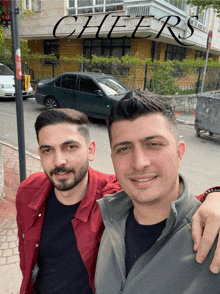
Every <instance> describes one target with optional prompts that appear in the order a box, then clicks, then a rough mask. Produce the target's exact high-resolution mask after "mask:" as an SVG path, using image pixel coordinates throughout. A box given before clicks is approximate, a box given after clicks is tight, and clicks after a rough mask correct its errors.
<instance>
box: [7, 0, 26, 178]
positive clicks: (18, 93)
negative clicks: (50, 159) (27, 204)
mask: <svg viewBox="0 0 220 294" xmlns="http://www.w3.org/2000/svg"><path fill="white" fill-rule="evenodd" d="M10 5H11V6H10V14H11V36H12V55H13V64H14V77H15V101H16V112H17V132H18V152H19V169H20V182H23V181H24V180H25V179H26V163H25V139H24V111H23V96H22V87H21V79H22V71H21V50H20V38H19V24H18V15H19V5H18V1H17V0H10Z"/></svg>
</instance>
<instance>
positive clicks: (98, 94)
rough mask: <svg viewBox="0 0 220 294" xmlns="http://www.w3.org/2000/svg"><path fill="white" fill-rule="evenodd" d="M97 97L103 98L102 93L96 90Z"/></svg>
mask: <svg viewBox="0 0 220 294" xmlns="http://www.w3.org/2000/svg"><path fill="white" fill-rule="evenodd" d="M95 95H96V96H99V97H102V96H103V95H102V91H101V90H95Z"/></svg>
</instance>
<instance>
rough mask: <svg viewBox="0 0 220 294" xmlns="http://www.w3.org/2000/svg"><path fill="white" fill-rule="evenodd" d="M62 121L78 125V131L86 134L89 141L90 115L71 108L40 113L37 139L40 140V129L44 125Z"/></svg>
mask: <svg viewBox="0 0 220 294" xmlns="http://www.w3.org/2000/svg"><path fill="white" fill-rule="evenodd" d="M60 123H68V124H75V125H78V131H79V132H80V133H81V134H82V135H83V136H84V138H85V141H86V142H87V143H88V142H89V140H90V136H89V127H88V124H89V120H88V117H87V116H86V115H85V114H84V113H83V112H80V111H77V110H75V109H69V108H59V109H49V110H46V111H44V112H42V113H41V114H40V115H38V117H37V119H36V122H35V131H36V135H37V141H38V142H39V131H40V130H41V129H42V128H43V127H46V126H48V125H56V124H60Z"/></svg>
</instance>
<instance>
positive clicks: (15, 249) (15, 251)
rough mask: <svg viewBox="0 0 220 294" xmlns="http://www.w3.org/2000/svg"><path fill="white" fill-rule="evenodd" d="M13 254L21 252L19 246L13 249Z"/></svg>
mask: <svg viewBox="0 0 220 294" xmlns="http://www.w3.org/2000/svg"><path fill="white" fill-rule="evenodd" d="M13 254H14V255H17V254H19V252H18V247H16V248H14V249H13Z"/></svg>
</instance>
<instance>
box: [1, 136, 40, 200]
mask: <svg viewBox="0 0 220 294" xmlns="http://www.w3.org/2000/svg"><path fill="white" fill-rule="evenodd" d="M2 145H5V146H7V147H10V148H12V149H14V150H16V151H18V147H17V146H15V145H12V144H9V143H6V142H3V141H1V140H0V199H1V198H2V194H3V191H4V167H3V158H2ZM25 155H28V156H31V157H33V158H35V159H38V160H40V157H39V156H38V155H35V154H33V153H31V152H29V151H25Z"/></svg>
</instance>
